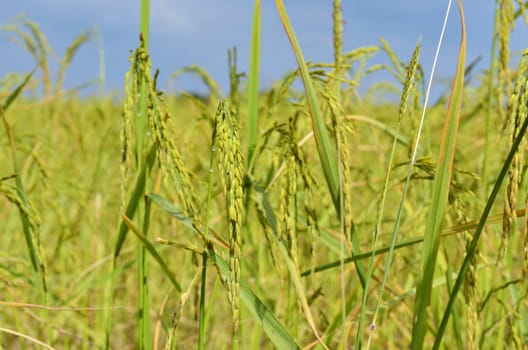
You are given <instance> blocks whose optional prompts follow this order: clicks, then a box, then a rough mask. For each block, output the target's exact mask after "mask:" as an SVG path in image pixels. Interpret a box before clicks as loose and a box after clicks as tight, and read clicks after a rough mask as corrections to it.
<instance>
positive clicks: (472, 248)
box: [434, 51, 528, 349]
mask: <svg viewBox="0 0 528 350" xmlns="http://www.w3.org/2000/svg"><path fill="white" fill-rule="evenodd" d="M527 56H528V51H525V54H524V57H523V59H526V58H527ZM523 74H526V72H523ZM524 93H525V94H526V93H527V92H526V91H524ZM524 108H525V107H524ZM527 128H528V118H526V119H525V120H524V122H523V124H522V126H521V128H520V129H519V132H518V134H517V136H516V137H515V139H514V141H513V143H512V146H511V149H510V151H509V153H508V156H507V157H506V160H505V161H504V164H503V165H502V168H501V170H500V173H499V176H498V177H497V181H495V185H494V186H493V190H492V191H491V193H490V195H489V197H488V201H487V202H486V206H485V208H484V210H483V212H482V215H481V217H480V220H479V223H478V225H477V228H476V229H475V233H474V234H473V238H472V239H471V242H470V244H469V246H468V248H467V251H466V256H465V258H464V261H463V262H462V266H461V267H460V270H459V272H458V276H457V279H456V282H455V285H454V286H453V290H452V291H451V294H450V296H449V301H448V303H447V306H446V309H445V311H444V315H443V317H442V321H441V323H440V326H439V328H438V332H437V334H436V338H435V343H434V349H438V348H439V347H440V344H441V341H442V337H443V335H444V331H445V328H446V327H447V322H448V321H449V316H450V314H451V310H452V309H453V307H454V303H455V300H456V297H457V295H458V292H459V291H460V289H461V288H462V285H463V283H464V278H465V276H466V273H467V271H468V268H469V266H470V265H471V259H472V258H473V256H474V255H475V253H476V251H477V245H478V242H479V239H480V236H481V235H482V231H483V229H484V225H485V224H486V221H487V220H488V216H489V213H490V211H491V208H492V207H493V205H494V204H495V200H496V198H497V195H498V193H499V190H500V188H501V186H502V183H503V182H504V179H505V178H506V175H507V174H508V169H509V168H510V165H511V163H512V160H513V158H514V157H515V153H516V152H517V151H518V150H519V146H520V145H521V142H522V141H523V138H524V136H525V133H526V130H527Z"/></svg>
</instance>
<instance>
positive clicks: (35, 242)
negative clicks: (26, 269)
mask: <svg viewBox="0 0 528 350" xmlns="http://www.w3.org/2000/svg"><path fill="white" fill-rule="evenodd" d="M34 72H35V70H33V71H32V72H31V73H29V74H28V75H27V76H26V78H25V79H24V81H22V83H20V84H19V85H18V86H17V87H16V89H15V90H14V91H13V92H12V93H11V94H10V95H9V96H8V97H7V99H6V101H5V102H4V104H3V105H2V106H1V107H0V116H1V118H2V123H3V124H4V129H5V132H6V135H7V138H8V142H9V146H10V149H11V158H12V161H13V172H14V174H16V176H15V183H16V194H13V196H16V197H18V199H17V200H16V203H17V206H18V208H19V211H20V218H21V220H22V227H23V231H24V238H25V241H26V245H27V248H28V252H29V257H30V260H31V266H32V268H33V271H34V273H35V275H36V276H38V277H37V278H38V281H39V287H40V290H41V296H42V303H44V304H47V297H48V286H47V277H46V268H45V261H44V260H43V259H44V257H43V256H42V247H41V245H40V237H39V235H40V233H39V232H38V231H39V230H38V229H37V227H38V226H37V227H35V226H36V225H35V221H36V220H35V218H32V217H31V216H32V215H31V212H32V211H33V210H31V204H30V202H29V200H28V197H27V194H26V190H25V186H24V183H23V182H22V178H21V177H20V166H19V163H18V160H17V157H16V153H15V139H14V137H13V133H12V130H11V127H10V125H9V123H8V122H7V118H6V114H5V112H6V111H7V110H8V109H9V107H10V106H11V105H12V104H13V102H14V101H15V100H16V99H17V98H18V97H19V96H20V94H21V93H22V91H23V90H24V87H26V85H27V84H28V82H29V81H30V79H31V77H32V76H33V73H34ZM13 199H14V198H13ZM13 199H12V200H13ZM35 231H36V232H35Z"/></svg>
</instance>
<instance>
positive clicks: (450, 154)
mask: <svg viewBox="0 0 528 350" xmlns="http://www.w3.org/2000/svg"><path fill="white" fill-rule="evenodd" d="M458 10H459V13H460V21H461V40H460V49H459V55H458V62H457V72H456V75H455V79H454V82H453V90H452V92H451V97H450V101H449V107H448V110H447V115H446V120H445V123H444V130H443V134H442V140H441V144H440V150H439V155H438V163H437V167H436V174H435V179H434V184H433V195H432V198H431V207H430V209H429V216H428V220H427V224H426V228H425V235H424V236H425V237H424V246H423V256H422V271H421V277H420V278H419V282H418V286H417V291H416V301H415V307H414V315H413V332H412V333H413V335H412V344H411V345H412V348H413V349H422V348H423V343H424V338H425V331H426V324H427V310H428V307H429V305H430V302H431V293H432V288H433V279H434V271H435V267H436V258H437V254H438V248H439V244H440V237H441V230H442V222H443V219H444V212H445V209H446V205H447V199H448V195H449V185H450V181H451V175H452V173H453V159H454V155H455V145H456V138H457V132H458V124H459V120H460V108H461V105H462V93H463V90H464V67H465V62H466V27H465V22H464V11H463V8H462V2H461V1H460V0H459V1H458Z"/></svg>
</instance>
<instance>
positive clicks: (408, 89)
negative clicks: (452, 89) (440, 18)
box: [355, 41, 422, 348]
mask: <svg viewBox="0 0 528 350" xmlns="http://www.w3.org/2000/svg"><path fill="white" fill-rule="evenodd" d="M421 47H422V45H421V42H420V41H418V42H417V43H416V46H415V48H414V52H413V55H412V57H411V60H410V62H409V66H408V68H407V71H406V73H405V79H404V80H403V83H404V84H403V91H402V95H401V99H400V106H399V111H398V120H397V124H396V125H397V126H396V131H395V137H394V140H393V144H392V149H391V153H390V156H389V164H388V165H387V175H386V177H385V183H384V186H383V193H382V196H381V199H380V202H379V209H378V213H377V214H376V216H377V220H376V226H375V227H374V230H373V237H372V255H371V257H370V261H369V267H368V272H367V281H366V285H365V289H364V290H363V297H362V302H361V312H360V316H359V324H358V330H357V334H356V343H355V346H356V348H360V347H361V340H362V336H363V323H364V319H365V312H366V307H367V298H368V291H369V284H370V281H371V279H372V273H373V270H374V251H375V248H376V246H377V243H378V238H379V236H380V234H382V228H381V224H382V222H381V220H382V218H383V214H384V211H385V203H386V198H387V193H388V190H389V184H390V178H391V172H392V169H393V165H392V163H393V161H394V157H395V152H396V146H397V142H398V141H397V140H398V137H399V134H400V127H401V122H402V120H403V118H404V116H405V115H406V112H407V109H408V105H409V98H410V96H411V93H412V92H413V91H414V86H415V85H416V81H417V79H418V78H417V74H416V71H417V67H418V58H419V56H420V51H421ZM395 246H396V234H394V233H393V235H392V240H391V245H390V247H391V248H390V249H389V253H388V256H387V260H386V262H385V268H384V273H383V280H382V282H381V286H380V290H379V295H378V299H377V300H378V301H377V303H376V308H375V311H374V315H373V317H372V321H371V323H370V326H369V329H370V330H371V332H370V334H369V340H368V346H367V348H368V347H370V344H371V341H372V335H373V333H374V330H375V329H376V327H377V325H376V319H377V316H378V312H379V309H380V307H381V303H382V301H383V293H384V289H385V284H386V282H387V278H388V275H389V269H390V266H391V262H392V254H393V250H394V247H395Z"/></svg>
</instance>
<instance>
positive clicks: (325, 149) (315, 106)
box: [275, 0, 341, 216]
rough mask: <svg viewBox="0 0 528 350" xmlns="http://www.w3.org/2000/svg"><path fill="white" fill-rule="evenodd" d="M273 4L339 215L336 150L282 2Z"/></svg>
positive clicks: (277, 1) (277, 0) (280, 0)
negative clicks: (294, 63)
mask: <svg viewBox="0 0 528 350" xmlns="http://www.w3.org/2000/svg"><path fill="white" fill-rule="evenodd" d="M275 5H276V6H277V10H278V12H279V16H280V18H281V22H282V25H283V26H284V30H285V31H286V34H287V35H288V39H289V40H290V44H291V46H292V49H293V52H294V53H295V58H296V59H297V65H298V66H299V71H300V73H301V78H302V81H303V84H304V89H305V91H306V98H307V101H308V106H309V107H310V116H311V118H312V129H313V131H314V136H315V143H316V145H317V152H318V154H319V159H320V161H321V165H322V167H323V172H324V175H325V179H326V183H327V185H328V189H329V190H330V195H331V196H332V201H333V203H334V207H335V208H336V212H337V213H338V216H339V215H341V214H340V202H339V176H338V173H337V161H336V155H335V153H336V150H335V147H333V146H332V143H331V142H330V137H329V135H328V131H327V130H326V126H325V121H324V118H323V114H322V113H321V110H320V108H319V103H318V101H317V95H316V91H315V87H314V85H313V83H312V79H311V78H310V74H309V72H308V68H307V66H306V62H305V61H304V58H303V55H302V51H301V47H300V46H299V43H298V42H297V38H296V37H295V33H294V32H293V28H292V26H291V24H290V20H289V19H288V15H287V13H286V9H285V8H284V4H283V2H282V0H275Z"/></svg>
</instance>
